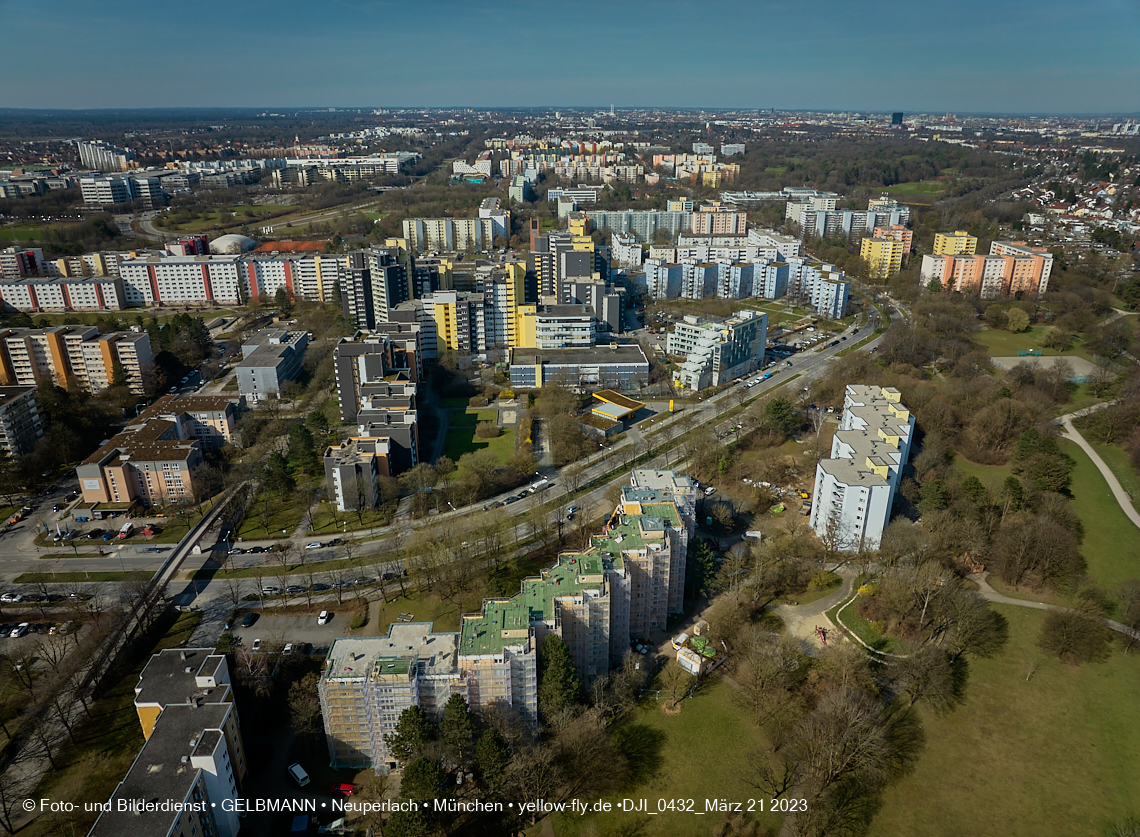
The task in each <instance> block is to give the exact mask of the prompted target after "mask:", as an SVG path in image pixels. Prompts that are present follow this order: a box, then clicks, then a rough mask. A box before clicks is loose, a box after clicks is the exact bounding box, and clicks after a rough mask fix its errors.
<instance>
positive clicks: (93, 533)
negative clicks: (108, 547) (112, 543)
mask: <svg viewBox="0 0 1140 837" xmlns="http://www.w3.org/2000/svg"><path fill="white" fill-rule="evenodd" d="M102 534H103V530H102V529H92V530H91V531H90V532H88V533H87V534H86V535H84V536H83V537H85V538H86V539H87V540H89V541H93V540H95V539H96V538H98V537H101V536H102Z"/></svg>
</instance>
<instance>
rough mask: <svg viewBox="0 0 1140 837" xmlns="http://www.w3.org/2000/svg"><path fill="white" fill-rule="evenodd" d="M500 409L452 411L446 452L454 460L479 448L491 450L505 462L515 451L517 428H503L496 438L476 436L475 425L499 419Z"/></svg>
mask: <svg viewBox="0 0 1140 837" xmlns="http://www.w3.org/2000/svg"><path fill="white" fill-rule="evenodd" d="M498 417H499V412H498V410H489V409H484V410H477V409H474V408H472V409H469V410H465V411H464V412H452V414H451V424H450V426H449V427H448V430H447V444H446V447H445V448H444V454H445V455H446V456H448V457H449V458H450V459H451V460H452V461H453V462H458V461H459V457H461V456H463V454H465V453H473V452H474V451H478V450H489V451H491V453H493V454H495V458H496V459H498V461H499V462H500V463H501V464H505V463H506V461H507V460H508V459H510V458H511V456H512V455H513V454H514V452H515V429H514V428H513V427H506V428H503V433H502V435H501V436H499V437H498V438H495V439H477V438H475V425H476V424H478V423H479V422H481V421H490V422H495V421H497V420H498Z"/></svg>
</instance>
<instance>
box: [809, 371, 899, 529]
mask: <svg viewBox="0 0 1140 837" xmlns="http://www.w3.org/2000/svg"><path fill="white" fill-rule="evenodd" d="M913 438H914V416H913V415H911V413H910V411H909V410H907V409H906V407H904V406H903V404H902V401H901V396H900V394H899V391H898V390H897V389H895V388H894V387H877V386H867V385H863V384H848V385H847V389H846V392H845V393H844V398H843V415H842V418H841V420H840V425H839V430H837V431H836V432H835V437H834V438H833V440H832V443H831V457H830V458H828V459H821V460H820V461H819V462H818V463H817V465H816V470H815V493H814V500H813V501H812V509H811V527H812V529H813V530H814V531H815V533H816V534H817V535H818V536H819V537H820V538H821V539H823V540H824V541H826V542H828V543H829V544H830V545H832V546H834V547H835V548H838V549H840V550H843V551H845V552H857V551H860V550H863V549H878V548H879V543H880V542H881V541H882V538H883V529H884V528H886V525H887V523H888V522H890V517H891V507H892V505H893V504H894V498H895V492H896V490H897V489H898V484H899V476H900V474H901V472H902V469H903V467H904V466H905V465H906V463H907V460H908V459H909V457H910V446H911V441H912V440H913Z"/></svg>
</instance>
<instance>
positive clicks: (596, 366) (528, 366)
mask: <svg viewBox="0 0 1140 837" xmlns="http://www.w3.org/2000/svg"><path fill="white" fill-rule="evenodd" d="M510 371H511V386H512V387H521V388H523V389H530V388H538V387H542V386H544V385H545V384H548V383H557V384H561V385H563V386H568V387H576V388H580V389H599V388H607V387H608V388H609V389H616V390H627V391H629V390H638V389H640V388H641V387H644V386H648V384H649V360H648V359H647V358H646V357H645V352H643V351H642V350H641V347H640V346H638V345H637V344H636V343H628V344H622V345H619V344H617V343H611V344H610V345H608V346H598V347H596V348H593V349H548V350H544V349H511V365H510Z"/></svg>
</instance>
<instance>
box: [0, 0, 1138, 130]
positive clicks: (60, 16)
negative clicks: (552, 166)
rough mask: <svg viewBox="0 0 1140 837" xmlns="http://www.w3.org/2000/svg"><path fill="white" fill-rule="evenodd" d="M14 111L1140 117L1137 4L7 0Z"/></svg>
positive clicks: (7, 62)
mask: <svg viewBox="0 0 1140 837" xmlns="http://www.w3.org/2000/svg"><path fill="white" fill-rule="evenodd" d="M0 19H2V20H4V21H6V23H7V27H6V30H7V37H6V38H5V44H4V47H3V49H2V50H0V107H30V108H37V107H42V108H101V107H173V106H218V107H247V106H253V107H275V106H276V107H288V106H368V107H382V106H404V105H423V106H455V105H464V106H473V107H475V106H491V107H494V106H541V105H561V106H608V105H610V104H614V105H617V106H618V107H629V106H638V105H656V106H677V107H759V108H766V107H775V108H793V109H794V108H805V109H840V110H842V109H846V110H879V111H884V110H904V111H911V112H914V111H955V112H1006V113H1041V112H1045V113H1071V112H1082V113H1090V112H1117V113H1121V112H1138V111H1140V49H1137V46H1136V44H1137V38H1138V36H1140V0H1084V2H1075V1H1074V0H1040V2H1036V3H1030V2H1021V0H990V2H982V1H981V0H949V2H943V3H934V2H929V0H912V1H911V2H899V0H864V2H861V3H851V2H833V0H816V2H794V1H793V2H789V1H788V0H781V2H771V0H754V2H728V0H704V2H692V0H686V2H680V0H627V2H625V3H616V2H612V1H611V2H602V0H575V2H566V3H542V2H534V0H471V1H470V2H466V3H460V2H453V0H420V2H406V0H405V1H403V2H396V0H322V2H300V0H231V2H221V1H220V0H195V2H193V3H177V4H175V3H163V2H159V3H155V2H143V0H94V2H92V0H86V2H80V0H0Z"/></svg>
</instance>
